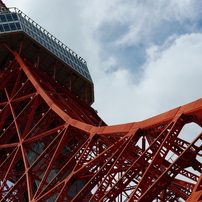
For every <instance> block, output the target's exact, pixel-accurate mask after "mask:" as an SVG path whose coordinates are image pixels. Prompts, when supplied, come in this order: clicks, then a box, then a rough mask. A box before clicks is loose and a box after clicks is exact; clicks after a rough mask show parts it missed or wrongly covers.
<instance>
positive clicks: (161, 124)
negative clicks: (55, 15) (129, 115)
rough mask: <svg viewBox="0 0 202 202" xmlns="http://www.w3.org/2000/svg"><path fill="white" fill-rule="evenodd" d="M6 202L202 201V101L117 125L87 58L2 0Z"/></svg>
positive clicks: (0, 113) (0, 118)
mask: <svg viewBox="0 0 202 202" xmlns="http://www.w3.org/2000/svg"><path fill="white" fill-rule="evenodd" d="M0 9H1V11H0V201H1V202H3V201H22V202H24V201H30V202H45V201H47V202H49V201H57V202H60V201H61V202H63V201H72V202H76V201H78V202H80V201H92V202H94V201H138V202H149V201H159V202H160V201H162V202H164V201H168V202H171V201H173V202H174V201H179V202H180V201H187V202H188V201H189V202H197V201H198V202H199V201H202V174H201V173H202V163H201V162H202V161H201V159H202V144H201V143H202V133H200V134H185V135H188V136H194V138H192V139H193V141H190V142H189V141H185V140H184V138H183V136H182V137H181V136H180V135H181V132H182V129H183V128H184V127H185V126H186V125H188V124H190V123H195V124H197V125H198V126H200V127H201V126H202V99H199V100H196V101H195V102H192V103H190V104H187V105H184V106H181V107H177V108H175V109H172V110H170V111H168V112H165V113H163V114H160V115H158V116H155V117H153V118H149V119H147V120H144V121H141V122H134V123H129V124H123V125H116V126H107V125H106V124H105V123H104V121H103V120H102V119H100V117H99V116H98V115H97V113H96V112H95V110H94V109H93V108H91V106H90V105H91V104H92V103H93V101H94V93H93V90H94V89H93V82H92V79H91V76H90V74H89V71H88V68H87V64H86V62H85V61H84V60H83V59H82V58H80V57H79V56H77V54H76V53H74V52H73V51H72V50H71V49H69V48H68V47H66V46H65V45H64V44H63V43H62V42H60V41H59V40H58V39H56V38H55V37H54V36H52V35H51V34H50V33H49V32H47V31H46V30H45V29H43V28H42V27H41V26H39V25H38V24H37V23H36V22H34V21H33V20H31V19H30V18H29V17H28V16H26V15H25V14H24V13H23V12H21V11H20V10H18V9H16V8H14V9H8V8H7V7H6V6H5V5H4V4H3V3H2V2H0Z"/></svg>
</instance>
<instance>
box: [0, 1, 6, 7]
mask: <svg viewBox="0 0 202 202" xmlns="http://www.w3.org/2000/svg"><path fill="white" fill-rule="evenodd" d="M0 6H3V7H4V8H6V9H8V8H7V7H6V5H5V3H3V1H1V0H0Z"/></svg>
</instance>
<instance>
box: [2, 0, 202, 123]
mask: <svg viewBox="0 0 202 202" xmlns="http://www.w3.org/2000/svg"><path fill="white" fill-rule="evenodd" d="M4 2H5V3H6V4H7V6H10V7H18V8H19V9H21V10H22V11H23V12H24V13H26V14H27V15H28V16H30V17H31V18H32V19H34V20H35V21H36V22H38V23H39V24H40V25H42V26H43V27H44V28H45V29H47V30H48V31H50V32H51V33H52V34H53V35H54V36H56V37H57V38H58V39H60V40H61V41H62V42H64V43H65V44H66V45H67V46H69V47H70V48H71V49H73V50H74V51H75V52H76V53H78V54H79V55H80V56H82V57H83V58H84V59H85V60H86V61H87V63H88V67H89V70H90V72H91V75H92V78H93V81H94V85H95V103H94V104H93V107H94V108H95V109H96V110H98V112H99V115H100V116H101V117H102V118H103V120H104V121H105V122H106V123H108V124H109V125H112V124H119V123H127V122H135V121H140V120H143V119H146V118H149V117H151V116H154V115H156V114H159V113H162V112H164V111H168V110H170V109H172V108H175V107H178V106H180V105H184V104H186V103H188V102H191V101H194V100H196V99H199V98H201V97H202V91H201V88H200V87H201V86H202V79H201V75H202V59H201V58H202V17H201V16H202V1H200V0H178V1H176V0H170V1H163V0H141V1H140V0H139V1H138V0H133V1H132V0H128V1H121V0H111V1H108V0H85V1H79V0H74V1H71V0H57V1H54V0H49V1H48V0H43V1H39V0H35V1H32V0H26V2H25V1H23V0H15V1H12V0H4Z"/></svg>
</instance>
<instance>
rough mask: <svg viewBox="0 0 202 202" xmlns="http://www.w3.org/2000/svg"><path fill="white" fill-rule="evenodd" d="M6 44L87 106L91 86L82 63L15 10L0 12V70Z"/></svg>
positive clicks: (64, 46)
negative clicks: (83, 101)
mask: <svg viewBox="0 0 202 202" xmlns="http://www.w3.org/2000/svg"><path fill="white" fill-rule="evenodd" d="M4 44H6V45H7V46H9V47H10V48H11V49H13V50H16V51H18V52H19V53H20V55H21V56H23V57H24V58H25V59H27V60H29V61H30V62H31V63H32V64H35V66H36V67H39V68H41V69H42V70H43V71H44V72H46V73H47V74H49V75H51V77H53V78H54V79H55V80H56V82H60V83H62V85H64V86H65V87H66V88H68V89H69V90H70V91H72V92H73V93H74V94H76V95H77V96H78V97H80V98H81V99H83V100H85V101H86V102H88V103H89V104H92V103H93V102H94V86H93V82H92V78H91V76H90V73H89V70H88V67H87V63H86V61H85V60H84V59H83V58H81V57H79V56H78V55H77V54H76V53H75V52H74V51H73V50H71V49H70V48H68V47H67V46H66V45H64V44H63V43H62V42H61V41H59V40H58V39H57V38H55V37H54V36H53V35H52V34H50V33H49V32H48V31H46V30H45V29H44V28H42V27H41V26H40V25H38V24H37V23H36V22H35V21H33V20H32V19H31V18H29V17H28V16H27V15H26V14H24V13H23V12H22V11H20V10H19V9H17V8H9V9H1V11H0V55H1V57H0V66H1V64H2V62H4V61H5V59H6V58H7V57H8V55H9V51H8V49H7V48H6V47H5V45H4Z"/></svg>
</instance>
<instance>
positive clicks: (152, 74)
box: [95, 34, 202, 124]
mask: <svg viewBox="0 0 202 202" xmlns="http://www.w3.org/2000/svg"><path fill="white" fill-rule="evenodd" d="M155 48H156V51H157V52H158V51H159V50H162V47H155ZM158 49H159V50H158ZM155 54H156V53H155V52H150V55H148V62H146V63H145V66H144V73H143V77H142V80H141V82H140V83H139V84H138V85H136V84H134V83H133V82H132V76H131V75H130V73H129V72H128V71H127V70H124V71H121V70H119V71H117V72H115V73H112V74H110V75H109V74H108V75H107V78H103V82H100V83H98V84H99V87H97V88H98V93H97V95H96V97H97V104H95V106H96V107H99V108H100V110H99V112H100V114H102V116H103V117H104V118H105V119H107V120H106V122H108V123H112V124H115V123H124V122H132V121H139V120H142V119H146V118H149V117H151V116H154V115H156V114H158V113H162V112H164V111H167V110H170V109H172V108H175V107H178V106H180V105H183V104H186V103H188V102H191V101H194V100H196V99H199V98H200V97H201V89H200V86H201V85H202V80H201V75H202V68H201V67H202V60H201V59H200V58H201V55H202V34H190V35H188V34H187V35H183V36H180V37H179V38H177V39H176V40H175V41H174V42H173V44H172V45H171V46H170V47H168V48H167V49H166V50H163V51H162V52H160V53H158V55H159V56H158V58H156V57H154V56H153V55H155ZM106 80H107V81H108V82H106ZM109 81H110V82H109ZM105 119H104V120H105Z"/></svg>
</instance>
